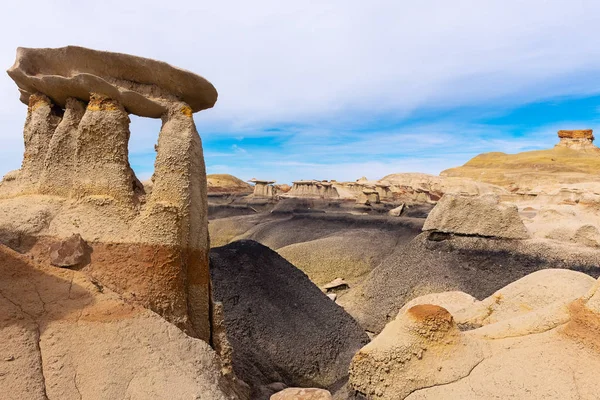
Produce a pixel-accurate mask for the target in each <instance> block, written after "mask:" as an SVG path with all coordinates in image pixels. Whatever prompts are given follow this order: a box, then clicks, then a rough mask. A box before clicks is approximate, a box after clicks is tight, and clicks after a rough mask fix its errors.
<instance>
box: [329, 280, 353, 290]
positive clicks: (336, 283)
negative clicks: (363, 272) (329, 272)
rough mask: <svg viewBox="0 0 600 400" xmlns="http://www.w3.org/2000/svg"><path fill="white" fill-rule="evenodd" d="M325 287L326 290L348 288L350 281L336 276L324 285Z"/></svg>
mask: <svg viewBox="0 0 600 400" xmlns="http://www.w3.org/2000/svg"><path fill="white" fill-rule="evenodd" d="M323 289H325V290H326V291H330V290H336V289H337V290H343V289H348V282H346V281H345V280H343V279H342V278H335V279H334V280H332V281H331V282H329V283H326V284H325V285H323Z"/></svg>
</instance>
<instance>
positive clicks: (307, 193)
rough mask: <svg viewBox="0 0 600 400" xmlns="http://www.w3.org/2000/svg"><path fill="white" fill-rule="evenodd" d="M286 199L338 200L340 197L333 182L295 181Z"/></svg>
mask: <svg viewBox="0 0 600 400" xmlns="http://www.w3.org/2000/svg"><path fill="white" fill-rule="evenodd" d="M286 197H301V198H322V199H337V198H339V197H340V195H339V194H338V192H337V189H336V188H335V187H334V184H333V183H332V182H327V181H315V180H308V181H304V180H302V181H295V182H292V189H291V190H290V191H289V192H287V193H286Z"/></svg>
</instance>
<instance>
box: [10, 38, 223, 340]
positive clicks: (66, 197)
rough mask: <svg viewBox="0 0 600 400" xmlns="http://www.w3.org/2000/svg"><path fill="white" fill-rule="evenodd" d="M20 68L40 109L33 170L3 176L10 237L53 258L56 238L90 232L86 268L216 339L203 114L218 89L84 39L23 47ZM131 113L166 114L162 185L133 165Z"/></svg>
mask: <svg viewBox="0 0 600 400" xmlns="http://www.w3.org/2000/svg"><path fill="white" fill-rule="evenodd" d="M8 72H9V75H10V76H11V77H12V78H13V79H14V80H15V82H16V83H17V85H18V86H19V89H20V90H21V93H22V100H23V101H26V102H28V104H29V107H28V116H27V121H26V124H25V129H24V136H25V144H26V146H25V147H26V148H25V155H24V161H23V166H22V168H21V170H20V171H19V172H17V173H13V174H10V175H9V176H7V179H4V180H3V181H2V183H0V229H2V231H3V234H2V235H1V236H2V237H0V240H2V242H4V243H6V244H10V245H11V246H13V247H15V248H17V247H18V248H19V250H21V251H27V252H29V253H31V254H32V255H35V256H36V257H39V258H40V259H42V260H45V261H48V260H49V254H48V246H49V245H50V244H51V243H55V242H60V241H62V240H65V239H67V238H69V237H71V236H72V235H73V234H79V235H80V236H81V237H82V238H83V240H85V241H86V242H87V243H88V244H89V245H90V246H91V248H92V252H91V255H90V260H89V264H88V265H87V266H86V267H85V268H84V271H85V273H87V274H89V275H90V276H92V277H93V278H94V279H95V280H97V281H99V282H101V283H102V284H103V285H105V286H106V287H108V288H110V289H112V290H114V291H116V292H118V293H119V294H121V295H123V296H124V297H125V298H126V299H127V300H128V301H131V302H134V303H138V304H141V305H144V306H146V307H149V308H150V309H152V310H153V311H156V312H157V313H159V314H160V315H162V316H163V317H165V318H166V319H167V320H169V321H171V322H173V323H175V324H176V325H178V326H179V327H181V328H183V329H185V330H186V331H187V332H188V333H189V334H191V335H193V336H196V337H201V338H204V339H205V340H208V339H209V337H210V331H209V330H210V328H209V327H210V324H209V316H208V312H209V293H208V290H209V273H208V249H209V243H208V221H207V208H208V205H207V182H206V171H205V165H204V158H203V154H202V144H201V140H200V136H199V135H198V132H197V130H196V127H195V124H194V120H193V117H192V114H193V112H195V111H198V110H201V109H205V108H208V107H212V105H213V104H214V102H215V101H216V96H217V94H216V91H215V89H214V87H212V85H211V84H210V83H209V82H208V81H206V80H205V79H204V78H202V77H200V76H197V75H194V74H192V73H191V72H187V71H183V70H180V69H177V68H175V67H171V66H169V65H168V64H165V63H162V62H159V61H154V60H148V59H144V58H140V57H134V56H128V55H125V54H117V53H107V52H98V51H95V50H89V49H84V48H79V47H65V48H60V49H19V50H18V51H17V60H16V62H15V65H14V66H13V67H12V68H11V69H10V70H9V71H8ZM57 106H58V107H65V108H66V110H65V112H64V115H63V116H62V119H61V117H60V116H59V115H60V114H61V113H60V112H57V111H56V108H57ZM129 113H134V114H137V115H141V116H150V117H161V118H162V127H161V131H160V133H159V138H158V144H157V146H156V150H157V156H156V162H155V171H154V174H153V177H152V180H151V182H152V185H151V186H152V192H151V193H145V192H144V186H143V185H142V184H141V183H140V182H139V181H138V179H137V178H136V177H135V174H134V173H133V171H132V169H131V167H130V165H129V160H128V140H129V136H130V132H129V116H128V114H129ZM148 187H150V185H148ZM46 195H52V196H46Z"/></svg>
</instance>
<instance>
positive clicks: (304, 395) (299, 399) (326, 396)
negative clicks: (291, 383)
mask: <svg viewBox="0 0 600 400" xmlns="http://www.w3.org/2000/svg"><path fill="white" fill-rule="evenodd" d="M271 400H333V397H331V393H329V391H327V390H325V389H315V388H310V389H305V388H287V389H285V390H282V391H281V392H278V393H275V394H274V395H273V396H271Z"/></svg>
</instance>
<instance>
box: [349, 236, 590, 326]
mask: <svg viewBox="0 0 600 400" xmlns="http://www.w3.org/2000/svg"><path fill="white" fill-rule="evenodd" d="M432 237H434V238H435V240H431V239H432ZM546 268H565V269H571V270H574V271H580V272H584V273H587V274H589V275H591V276H592V277H594V278H597V277H598V275H600V252H598V253H589V252H588V253H581V254H580V253H578V252H577V251H571V252H567V251H566V250H565V249H563V248H557V247H555V246H552V245H551V244H546V243H537V242H529V241H521V240H502V239H493V238H482V237H465V236H453V235H446V236H445V237H444V236H442V237H439V235H432V234H429V233H423V234H421V235H419V236H417V237H416V238H415V239H413V240H412V241H411V242H410V243H408V244H407V245H406V246H403V247H398V248H397V251H396V252H395V253H393V254H392V255H390V256H389V257H388V258H386V259H385V260H384V261H383V262H382V263H381V264H380V265H379V266H378V267H376V268H375V269H374V270H373V271H371V272H370V274H369V275H368V277H367V278H366V279H365V281H364V282H362V283H361V284H360V285H358V286H356V287H354V288H353V289H352V290H351V292H350V293H348V295H345V296H342V297H341V298H340V299H339V302H340V304H342V305H343V306H344V307H345V308H346V309H347V310H348V312H350V314H352V315H353V316H354V318H356V319H357V320H358V322H359V323H360V324H361V325H362V326H363V327H364V328H365V329H366V330H367V331H371V332H375V333H379V332H381V330H382V329H383V328H384V327H385V324H386V323H387V322H389V321H391V320H392V319H394V318H395V317H396V315H397V314H398V311H399V310H400V308H401V307H402V306H403V305H404V304H405V303H406V302H408V301H409V300H411V299H413V298H415V297H418V296H421V295H424V294H428V293H436V292H443V291H451V290H459V291H463V292H465V293H469V294H470V295H472V296H474V297H476V298H478V299H480V300H481V299H484V298H486V297H488V296H490V295H492V294H493V293H494V292H495V291H496V290H499V289H501V288H503V287H504V286H506V285H508V284H509V283H511V282H514V281H516V280H517V279H520V278H522V277H524V276H525V275H528V274H530V273H532V272H535V271H538V270H541V269H546Z"/></svg>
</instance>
